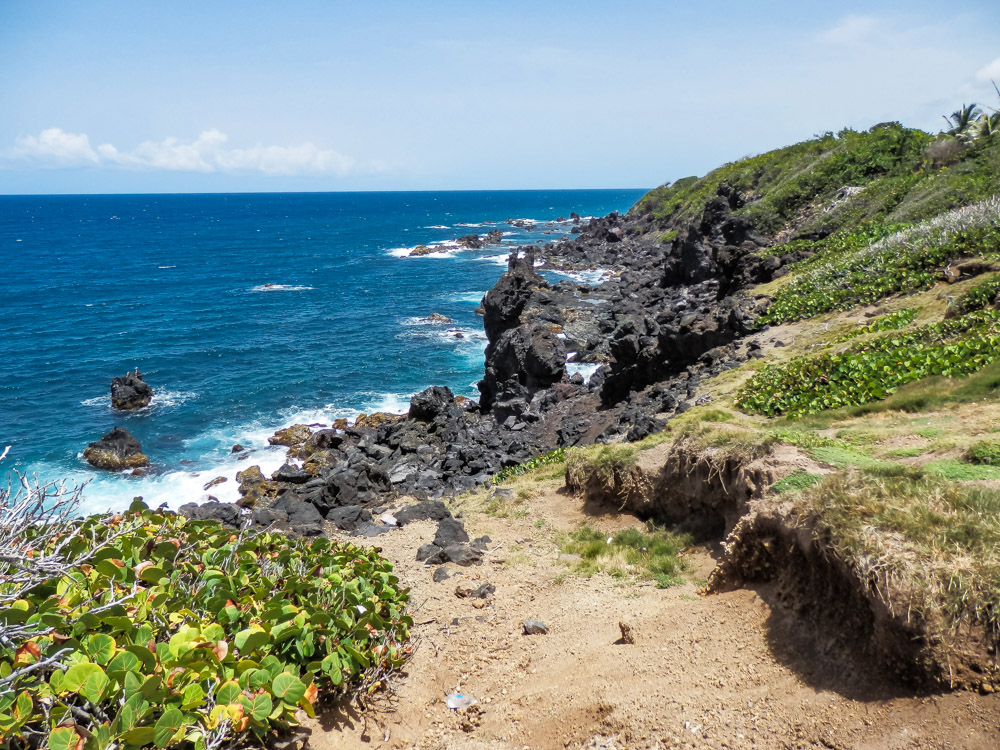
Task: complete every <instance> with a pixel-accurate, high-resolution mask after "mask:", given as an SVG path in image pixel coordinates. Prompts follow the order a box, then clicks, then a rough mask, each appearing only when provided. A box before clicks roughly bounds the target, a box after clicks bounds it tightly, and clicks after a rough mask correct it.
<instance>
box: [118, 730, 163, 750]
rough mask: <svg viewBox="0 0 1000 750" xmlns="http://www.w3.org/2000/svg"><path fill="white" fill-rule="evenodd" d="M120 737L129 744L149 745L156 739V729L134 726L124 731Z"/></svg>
mask: <svg viewBox="0 0 1000 750" xmlns="http://www.w3.org/2000/svg"><path fill="white" fill-rule="evenodd" d="M122 739H123V740H125V741H126V742H127V743H128V744H130V745H139V746H140V747H142V746H145V745H151V744H152V743H153V742H155V741H156V729H155V728H153V727H136V728H135V729H130V730H129V731H127V732H125V733H124V734H123V735H122ZM168 740H169V738H168ZM161 747H162V746H161Z"/></svg>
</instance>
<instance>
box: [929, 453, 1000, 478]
mask: <svg viewBox="0 0 1000 750" xmlns="http://www.w3.org/2000/svg"><path fill="white" fill-rule="evenodd" d="M923 468H924V470H925V471H927V472H929V473H931V474H935V475H937V476H939V477H942V478H943V479H948V480H950V481H952V482H972V481H976V480H981V479H1000V467H997V466H983V465H979V464H970V463H966V462H965V461H959V460H957V459H954V458H946V459H943V460H941V461H931V462H930V463H926V464H924V465H923Z"/></svg>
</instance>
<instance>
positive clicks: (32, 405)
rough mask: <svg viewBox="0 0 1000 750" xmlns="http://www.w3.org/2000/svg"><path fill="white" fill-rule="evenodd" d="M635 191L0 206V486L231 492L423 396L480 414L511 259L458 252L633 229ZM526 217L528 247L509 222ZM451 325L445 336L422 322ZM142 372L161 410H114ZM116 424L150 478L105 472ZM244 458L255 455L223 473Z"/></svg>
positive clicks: (49, 201)
mask: <svg viewBox="0 0 1000 750" xmlns="http://www.w3.org/2000/svg"><path fill="white" fill-rule="evenodd" d="M642 192H643V191H641V190H613V191H609V190H590V191H501V192H436V193H430V192H424V193H324V194H302V193H296V194H238V195H140V196H4V197H0V258H2V261H3V270H2V276H0V361H2V362H3V367H2V372H3V376H2V377H0V453H2V451H3V448H4V447H5V446H7V445H10V446H11V448H10V452H9V455H8V457H7V458H6V459H5V460H4V462H3V463H2V464H0V471H2V472H6V471H8V470H10V469H12V468H17V469H18V470H21V471H27V472H29V473H35V474H36V475H37V476H38V478H39V479H40V480H42V481H47V480H56V479H63V478H67V479H70V480H71V481H73V482H77V483H81V482H87V486H86V488H85V490H84V507H85V509H86V510H94V511H96V510H103V509H106V508H121V507H125V506H127V505H128V503H129V502H130V500H131V498H132V497H134V496H137V495H141V496H143V497H144V498H145V499H146V501H147V502H149V503H151V504H153V505H158V504H160V503H164V502H165V503H168V504H169V505H171V506H172V507H176V506H177V505H180V504H183V503H184V502H188V501H191V500H203V499H204V498H205V497H206V493H205V492H204V490H203V486H204V485H205V484H206V483H207V482H208V481H209V480H211V479H213V478H214V477H217V476H226V477H228V478H229V480H228V481H227V482H225V483H223V484H221V485H218V486H216V487H214V488H212V494H213V495H214V496H216V497H219V498H220V499H223V500H235V499H236V498H237V497H238V495H237V492H236V483H235V481H234V479H233V477H234V476H235V473H236V472H237V471H239V470H241V469H243V468H245V467H246V466H248V465H251V464H255V463H256V464H259V465H261V468H262V469H264V470H265V471H266V472H270V471H272V470H273V469H275V468H277V467H278V466H279V465H280V464H281V463H282V461H283V454H284V451H283V450H282V449H275V448H269V447H268V445H267V437H268V436H269V435H271V434H272V433H273V431H274V430H275V429H276V428H278V427H281V426H284V425H287V424H290V423H292V422H304V423H323V424H330V423H331V422H332V420H334V419H336V418H338V417H353V416H355V415H357V413H359V412H361V411H367V412H371V411H375V410H389V411H405V409H406V407H407V403H408V400H409V396H410V395H411V394H413V393H415V392H417V391H419V390H421V389H423V388H425V387H427V386H428V385H432V384H442V385H448V386H450V387H451V388H452V389H453V390H454V391H455V392H456V393H462V394H466V395H473V396H474V395H476V391H475V385H474V384H475V382H476V381H477V380H478V379H479V378H480V377H481V376H482V371H483V360H482V354H483V349H484V347H485V344H486V341H485V337H484V336H483V333H482V323H481V319H480V318H479V317H478V316H477V315H476V314H475V312H474V310H475V308H476V306H477V305H478V304H479V301H480V299H481V297H482V295H483V294H484V293H485V291H486V290H487V289H489V288H490V286H492V285H493V284H494V283H495V281H496V280H497V278H498V277H499V276H500V274H501V273H502V272H503V270H504V268H505V265H506V260H505V258H506V255H505V251H503V250H502V249H500V248H497V247H489V248H484V249H483V250H465V249H456V248H454V247H452V246H450V245H448V244H443V245H441V246H440V248H439V251H438V252H435V253H432V254H431V255H427V256H423V257H414V258H408V257H400V256H402V255H405V253H406V250H404V248H412V247H413V246H415V245H417V244H431V243H436V242H444V241H446V240H451V239H454V238H455V237H457V236H460V235H464V234H472V233H479V234H482V233H485V232H487V231H490V230H493V229H500V230H502V231H503V232H504V244H524V243H528V242H547V241H553V240H555V239H558V238H559V237H560V236H562V235H563V234H564V233H567V232H568V231H569V227H570V224H569V223H564V224H557V225H552V224H547V222H551V221H552V220H554V219H556V218H557V217H560V216H569V213H570V212H571V211H576V212H577V213H579V214H581V215H583V216H600V215H604V214H606V213H608V212H609V211H612V210H620V211H624V210H626V209H627V208H629V206H631V205H632V203H634V202H635V201H636V200H637V199H638V198H639V197H640V196H641V195H642ZM522 218H524V219H533V220H535V221H537V222H539V223H538V224H536V225H535V226H534V227H533V228H519V227H515V226H513V225H511V224H508V223H506V220H507V219H522ZM430 313H439V314H441V315H445V316H447V317H448V318H451V319H452V323H449V324H441V323H428V322H426V321H423V320H421V319H422V318H425V317H426V316H428V315H429V314H430ZM135 367H138V368H139V369H140V370H141V371H142V372H143V374H144V375H145V377H146V380H147V382H149V383H150V385H151V386H152V387H153V389H154V393H155V397H154V400H153V403H152V405H151V406H150V407H148V408H146V409H143V410H141V411H138V412H135V413H131V414H127V415H122V414H119V413H115V412H113V411H112V409H111V407H110V398H109V383H110V380H111V378H112V377H113V376H115V375H123V374H124V373H125V372H126V371H127V370H131V369H133V368H135ZM115 425H121V426H123V427H126V428H127V429H128V430H130V431H131V432H132V433H133V434H134V435H135V436H136V437H137V438H138V439H139V440H140V441H141V442H142V445H143V451H144V452H145V453H146V454H147V455H149V457H150V459H151V460H152V462H153V464H154V466H155V469H154V471H153V472H151V474H150V475H148V476H146V477H141V478H139V477H131V476H127V475H117V474H108V473H104V472H98V471H96V470H92V469H91V468H90V467H89V466H88V465H87V464H86V462H84V461H83V459H82V457H81V454H82V451H83V449H84V448H85V447H86V445H87V443H88V442H90V441H92V440H96V439H98V438H99V437H100V436H101V435H102V434H104V433H105V432H107V431H108V430H109V429H111V428H112V427H113V426H115ZM236 442H239V443H241V444H242V445H244V446H245V447H248V448H251V449H252V450H253V453H252V454H251V457H250V458H249V459H248V460H246V461H238V460H237V458H236V457H235V456H233V455H231V454H230V448H231V446H232V445H233V444H234V443H236Z"/></svg>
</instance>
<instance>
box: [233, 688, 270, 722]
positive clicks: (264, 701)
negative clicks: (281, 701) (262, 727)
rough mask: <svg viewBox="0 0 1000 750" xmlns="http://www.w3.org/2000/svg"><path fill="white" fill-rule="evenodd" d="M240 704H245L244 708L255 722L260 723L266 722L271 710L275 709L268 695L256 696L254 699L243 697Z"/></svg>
mask: <svg viewBox="0 0 1000 750" xmlns="http://www.w3.org/2000/svg"><path fill="white" fill-rule="evenodd" d="M240 703H242V704H243V708H244V709H245V710H246V712H247V713H248V714H249V715H250V716H251V717H252V718H253V720H254V721H259V722H264V721H266V720H267V717H268V715H269V714H270V713H271V710H272V709H273V708H274V703H273V702H272V701H271V696H270V695H268V694H267V693H262V694H260V695H255V696H254V697H253V698H248V697H247V696H245V695H241V696H240Z"/></svg>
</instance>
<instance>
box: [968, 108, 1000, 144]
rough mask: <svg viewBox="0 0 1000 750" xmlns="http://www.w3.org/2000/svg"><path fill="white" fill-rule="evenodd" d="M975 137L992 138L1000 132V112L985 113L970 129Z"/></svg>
mask: <svg viewBox="0 0 1000 750" xmlns="http://www.w3.org/2000/svg"><path fill="white" fill-rule="evenodd" d="M969 131H970V132H971V133H972V137H973V138H991V137H993V136H995V135H996V134H997V133H1000V112H994V113H993V114H992V115H987V114H986V113H983V114H981V115H980V116H979V119H978V120H976V122H975V123H973V125H972V127H971V128H970V129H969Z"/></svg>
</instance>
